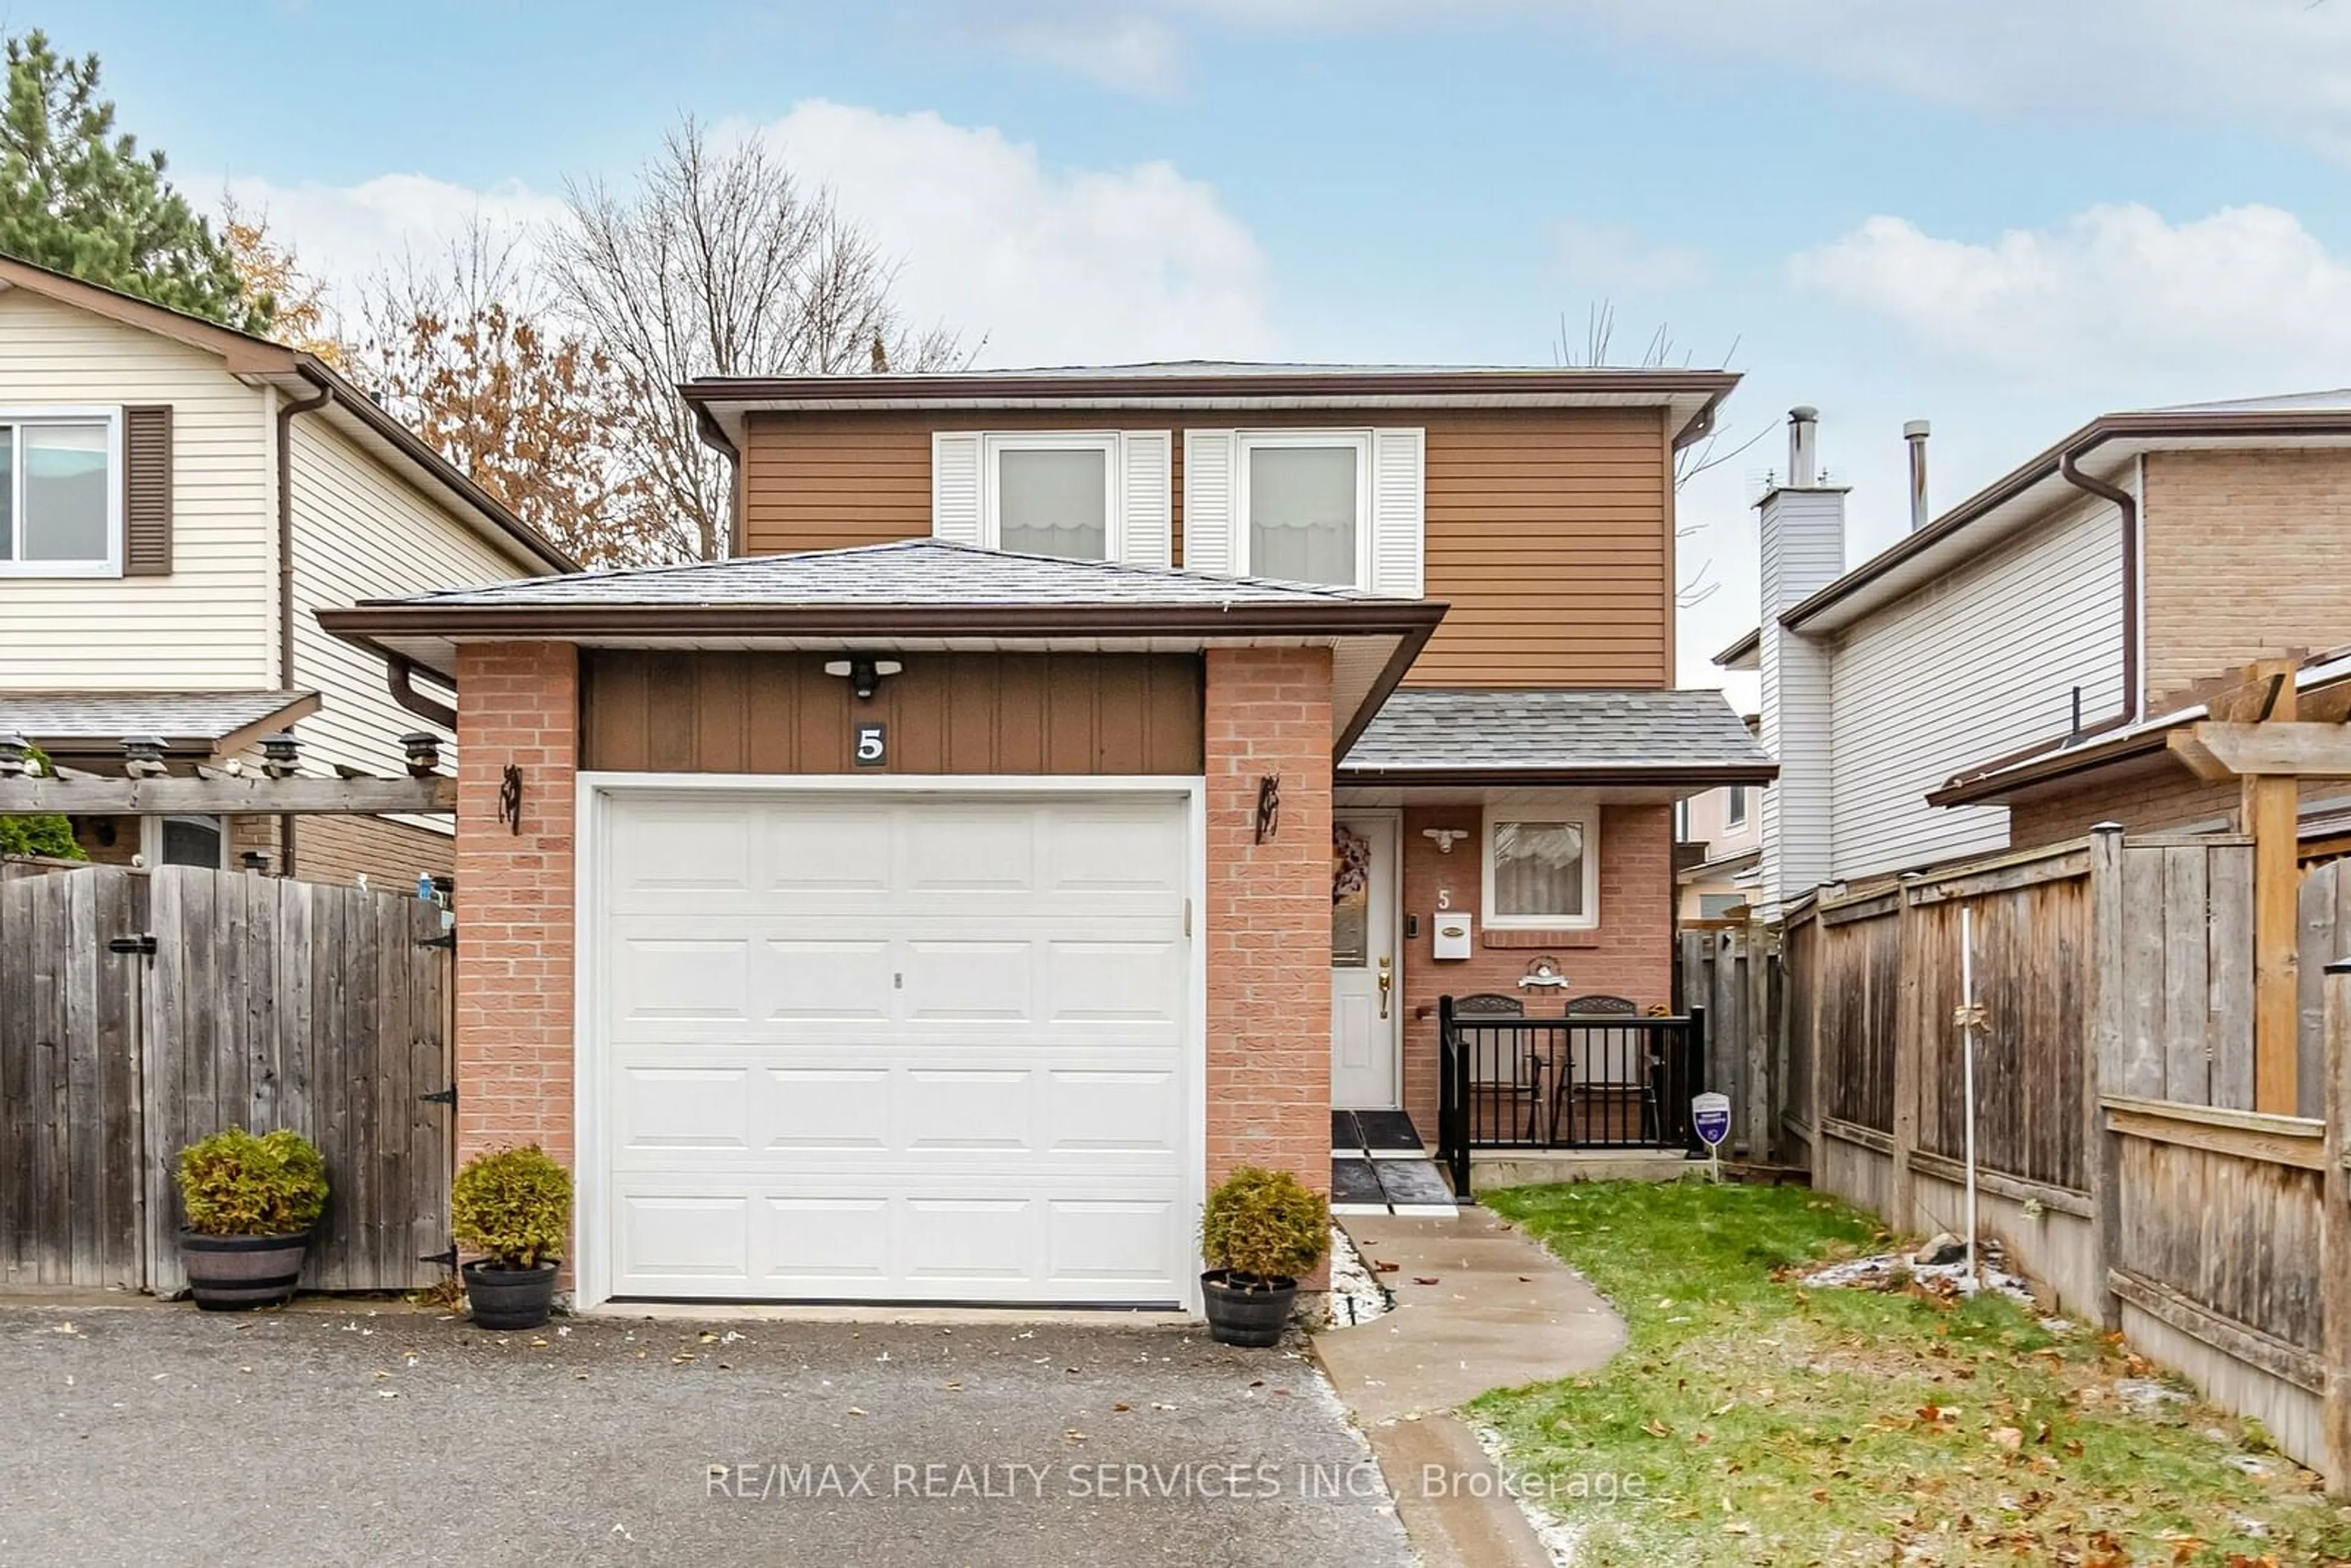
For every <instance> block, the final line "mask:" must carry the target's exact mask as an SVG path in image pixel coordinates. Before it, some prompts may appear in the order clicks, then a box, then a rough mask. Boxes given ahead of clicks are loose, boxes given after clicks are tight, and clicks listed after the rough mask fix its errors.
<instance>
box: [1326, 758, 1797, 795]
mask: <svg viewBox="0 0 2351 1568" xmlns="http://www.w3.org/2000/svg"><path fill="white" fill-rule="evenodd" d="M1779 776H1780V765H1779V764H1778V763H1776V762H1722V763H1706V764H1686V765H1682V766H1678V767H1656V766H1650V767H1633V768H1605V767H1591V768H1346V767H1342V768H1340V769H1339V772H1338V777H1337V779H1336V782H1338V783H1340V784H1343V785H1345V786H1347V787H1348V788H1350V789H1368V788H1372V787H1386V788H1398V787H1409V786H1412V785H1442V786H1444V787H1446V788H1447V789H1531V788H1535V787H1537V786H1541V785H1547V784H1556V785H1562V786H1565V785H1578V786H1591V785H1623V786H1625V787H1628V788H1630V787H1639V788H1643V789H1649V788H1655V787H1656V786H1659V785H1666V786H1671V785H1676V784H1697V785H1700V786H1702V787H1704V788H1706V789H1713V788H1714V787H1715V786H1717V785H1719V784H1769V783H1771V781H1772V780H1773V779H1777V778H1778V777H1779Z"/></svg>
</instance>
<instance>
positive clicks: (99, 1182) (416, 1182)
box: [0, 866, 453, 1293]
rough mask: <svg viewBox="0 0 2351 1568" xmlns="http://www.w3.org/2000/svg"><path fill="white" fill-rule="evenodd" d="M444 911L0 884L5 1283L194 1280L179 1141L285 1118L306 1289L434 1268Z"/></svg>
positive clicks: (46, 883) (93, 878) (123, 878)
mask: <svg viewBox="0 0 2351 1568" xmlns="http://www.w3.org/2000/svg"><path fill="white" fill-rule="evenodd" d="M441 925H442V922H441V912H440V911H439V909H438V908H437V907H435V906H434V905H431V904H422V903H419V902H418V901H416V900H414V899H412V898H407V897H404V896H401V895H398V894H383V893H370V892H366V891H363V890H361V889H359V888H350V887H330V886H326V885H323V884H320V883H302V882H287V881H280V880H276V879H271V878H265V877H257V876H251V875H245V874H240V873H229V872H215V871H207V870H202V869H199V868H194V867H185V866H171V867H164V868H162V869H160V870H157V871H155V872H152V873H146V872H137V871H130V870H125V869H122V868H119V867H111V866H93V867H89V868H85V869H82V870H77V871H72V872H67V873H58V874H53V875H46V876H33V877H25V878H18V879H13V880H7V881H0V1174H5V1177H6V1180H5V1183H0V1282H6V1283H14V1284H19V1285H111V1284H119V1285H127V1286H134V1287H140V1288H144V1289H148V1290H152V1291H157V1292H158V1293H169V1292H172V1291H177V1290H179V1289H180V1288H181V1287H182V1286H183V1283H184V1281H183V1277H182V1275H181V1273H180V1269H179V1258H178V1252H177V1248H176V1245H175V1232H176V1228H177V1227H178V1224H179V1200H178V1197H177V1194H176V1192H175V1191H174V1189H173V1186H172V1168H173V1165H174V1162H175V1159H176V1156H177V1154H178V1151H179V1150H180V1148H181V1147H182V1146H183V1145H186V1144H188V1143H190V1142H192V1141H193V1140H194V1139H196V1138H200V1137H203V1136H204V1135H205V1134H209V1133H214V1132H217V1131H219V1130H220V1129H221V1128H223V1127H228V1126H246V1127H251V1128H255V1129H266V1128H269V1127H277V1126H285V1127H292V1128H294V1129H295V1130H297V1131H298V1132H300V1133H303V1134H306V1135H307V1136H308V1137H309V1138H310V1139H311V1140H312V1141H314V1142H315V1143H317V1144H318V1145H319V1150H320V1152H321V1153H322V1154H324V1155H325V1156H326V1161H327V1172H328V1179H329V1182H330V1183H331V1184H332V1187H333V1193H332V1196H331V1197H330V1198H329V1202H328V1207H327V1212H326V1216H325V1218H323V1219H322V1221H321V1222H320V1226H319V1232H318V1234H317V1236H316V1237H315V1238H314V1239H313V1241H312V1244H311V1248H310V1253H309V1257H308V1261H307V1262H306V1264H305V1266H304V1269H303V1275H302V1284H303V1286H304V1288H306V1289H310V1290H328V1291H363V1290H402V1289H409V1288H412V1287H414V1286H419V1285H425V1284H431V1283H433V1282H434V1281H436V1280H437V1279H439V1278H440V1277H441V1272H442V1270H440V1269H439V1268H438V1266H436V1265H435V1264H434V1263H430V1262H426V1261H424V1260H423V1259H424V1255H426V1254H433V1253H438V1252H440V1251H442V1250H443V1249H445V1248H446V1247H447V1245H448V1197H449V1176H450V1153H451V1146H452V1145H451V1125H450V1124H451V1121H452V1119H453V1108H452V1107H451V1106H450V1105H449V1104H447V1103H439V1102H435V1101H432V1100H427V1099H424V1098H423V1096H424V1095H426V1094H431V1093H436V1092H440V1091H442V1090H444V1089H445V1088H447V1086H448V1085H449V1082H450V1078H449V1065H448V1030H447V1027H446V1019H447V1016H448V1015H447V1006H448V1002H447V998H448V990H449V986H448V980H449V970H450V949H449V948H448V946H446V938H445V937H444V936H443V933H442V928H441Z"/></svg>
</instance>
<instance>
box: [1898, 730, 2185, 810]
mask: <svg viewBox="0 0 2351 1568" xmlns="http://www.w3.org/2000/svg"><path fill="white" fill-rule="evenodd" d="M2170 732H2171V727H2169V726H2166V727H2164V728H2162V729H2154V730H2149V731H2148V732H2147V734H2145V735H2133V736H2122V737H2113V738H2110V739H2108V740H2105V741H2104V742H2101V743H2100V744H2098V745H2096V746H2085V747H2071V746H2068V747H2060V748H2057V749H2054V750H2053V749H2051V748H2049V747H2042V748H2041V749H2040V750H2039V751H2038V752H2032V753H2028V754H2026V755H2025V756H2023V757H2020V758H2012V759H2011V760H2010V761H2007V762H2004V763H2001V764H2000V765H1999V766H1997V767H1993V766H1991V765H1987V766H1985V767H1982V768H1971V769H1970V770H1969V771H1968V772H1966V773H1961V774H1958V775H1955V776H1954V777H1953V778H1951V779H1949V781H1947V782H1946V783H1945V784H1944V785H1943V787H1942V788H1941V789H1930V790H1928V793H1927V804H1928V805H1929V806H1974V805H1982V804H1993V805H1999V804H2002V803H2005V801H2006V800H2007V799H2008V798H2009V797H2010V796H2011V795H2014V794H2017V793H2019V792H2021V791H2022V790H2025V789H2031V788H2032V787H2034V786H2036V785H2041V784H2049V783H2053V782H2055V781H2057V780H2060V779H2070V778H2073V777H2074V776H2075V775H2076V774H2082V773H2091V772H2095V771H2096V770H2097V769H2099V768H2105V767H2109V766H2111V765H2112V764H2114V763H2117V762H2130V761H2135V760H2137V758H2142V757H2150V756H2158V755H2162V754H2164V753H2166V752H2167V751H2168V744H2167V742H2166V739H2165V737H2167V736H2168V735H2169V734H2170Z"/></svg>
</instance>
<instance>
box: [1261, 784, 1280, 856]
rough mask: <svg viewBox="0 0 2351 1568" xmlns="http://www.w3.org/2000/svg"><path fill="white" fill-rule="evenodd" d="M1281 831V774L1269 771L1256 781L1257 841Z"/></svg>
mask: <svg viewBox="0 0 2351 1568" xmlns="http://www.w3.org/2000/svg"><path fill="white" fill-rule="evenodd" d="M1280 831H1281V775H1280V774H1279V773H1269V774H1267V775H1265V776H1264V777H1263V778H1261V779H1259V780H1258V781H1257V841H1258V842H1259V843H1263V842H1265V841H1266V840H1268V839H1270V838H1272V837H1273V836H1274V835H1275V834H1277V833H1279V832H1280Z"/></svg>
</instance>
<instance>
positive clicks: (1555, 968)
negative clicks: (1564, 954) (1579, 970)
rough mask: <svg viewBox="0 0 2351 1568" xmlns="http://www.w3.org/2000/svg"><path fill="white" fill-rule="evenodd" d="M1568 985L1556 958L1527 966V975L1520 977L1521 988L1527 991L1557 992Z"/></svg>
mask: <svg viewBox="0 0 2351 1568" xmlns="http://www.w3.org/2000/svg"><path fill="white" fill-rule="evenodd" d="M1567 983H1568V980H1567V977H1566V976H1565V975H1563V974H1562V973H1560V968H1559V960H1558V959H1556V958H1538V959H1536V960H1535V961H1534V962H1533V963H1531V964H1530V965H1528V966H1527V972H1526V973H1525V974H1523V975H1521V976H1520V977H1519V985H1520V988H1522V989H1526V990H1535V991H1555V990H1559V989H1561V988H1563V987H1564V986H1566V984H1567Z"/></svg>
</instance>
